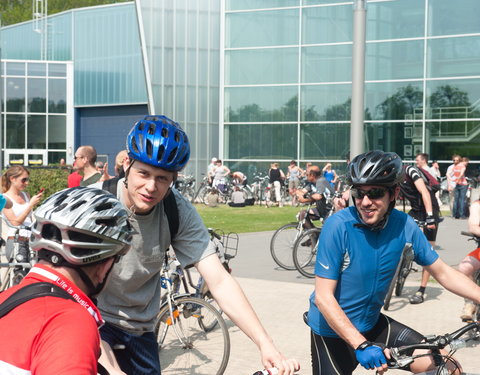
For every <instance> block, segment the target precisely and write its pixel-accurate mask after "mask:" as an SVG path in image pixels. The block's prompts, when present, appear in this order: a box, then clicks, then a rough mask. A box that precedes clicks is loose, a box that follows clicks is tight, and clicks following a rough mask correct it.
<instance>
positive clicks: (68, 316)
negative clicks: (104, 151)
mask: <svg viewBox="0 0 480 375" xmlns="http://www.w3.org/2000/svg"><path fill="white" fill-rule="evenodd" d="M34 218H35V221H34V224H33V227H32V239H31V242H30V246H31V248H32V251H35V252H36V253H38V258H39V261H38V263H37V264H35V265H34V266H33V267H32V269H31V270H30V272H29V273H28V275H27V276H26V277H25V278H24V279H23V280H22V282H21V283H20V284H19V285H16V286H14V287H12V288H10V289H7V290H6V291H4V292H2V293H1V294H0V303H4V302H5V301H6V300H7V299H8V298H9V297H10V296H12V295H13V294H14V293H15V292H17V291H19V290H21V289H22V288H38V287H42V286H45V287H47V288H48V291H49V292H50V293H51V290H56V291H57V293H58V294H59V295H60V296H62V298H60V297H57V296H55V297H54V296H51V295H48V294H46V295H43V296H38V294H39V290H38V289H37V297H36V298H33V299H31V300H29V301H28V302H25V303H22V304H20V305H19V306H17V307H16V308H14V309H13V310H11V311H10V312H9V313H8V314H7V315H5V316H3V317H2V318H1V319H0V331H1V332H2V337H3V339H2V340H0V373H2V374H35V375H52V374H78V375H79V374H91V375H93V374H97V371H98V368H97V361H98V358H99V356H100V337H99V333H98V328H99V327H100V326H101V325H102V324H103V320H102V317H101V315H100V312H99V310H98V309H97V308H96V307H95V305H94V302H93V300H94V298H95V296H96V295H97V294H98V293H99V292H100V291H101V290H102V288H103V286H104V285H105V282H106V280H107V276H108V274H109V272H110V270H111V268H112V267H113V264H114V262H115V260H117V259H118V258H119V257H120V256H122V255H124V254H125V253H126V252H127V251H128V249H129V247H130V242H131V239H132V234H133V231H132V228H131V226H130V224H129V223H128V220H127V212H126V210H125V209H124V208H123V207H122V205H121V204H120V202H118V200H117V199H115V197H113V195H111V194H108V193H105V192H104V191H102V190H99V189H92V188H81V187H76V188H73V189H66V190H62V191H60V192H57V193H55V194H53V195H52V196H51V197H49V198H48V199H47V200H46V201H45V202H44V203H43V204H42V205H41V206H40V207H39V208H38V209H37V210H35V212H34ZM40 283H42V284H44V285H42V284H40ZM23 291H24V292H25V291H26V289H23ZM40 291H43V289H40ZM30 292H31V293H32V295H34V292H33V291H32V290H31V291H30ZM43 293H45V291H43ZM7 338H8V339H7ZM109 370H111V369H109ZM103 373H104V372H102V374H103ZM109 373H113V372H111V371H110V372H109Z"/></svg>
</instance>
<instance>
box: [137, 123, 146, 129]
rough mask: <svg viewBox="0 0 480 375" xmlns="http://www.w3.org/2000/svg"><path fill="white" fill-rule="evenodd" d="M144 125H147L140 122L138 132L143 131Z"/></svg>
mask: <svg viewBox="0 0 480 375" xmlns="http://www.w3.org/2000/svg"><path fill="white" fill-rule="evenodd" d="M144 125H145V123H144V122H140V123H139V124H138V130H140V131H142V130H143V126H144Z"/></svg>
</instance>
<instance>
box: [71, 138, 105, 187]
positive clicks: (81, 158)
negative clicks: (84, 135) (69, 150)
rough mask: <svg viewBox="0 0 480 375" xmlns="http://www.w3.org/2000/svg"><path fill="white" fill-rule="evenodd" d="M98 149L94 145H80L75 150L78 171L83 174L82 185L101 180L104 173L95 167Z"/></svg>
mask: <svg viewBox="0 0 480 375" xmlns="http://www.w3.org/2000/svg"><path fill="white" fill-rule="evenodd" d="M96 161H97V151H96V150H95V148H94V147H93V146H80V147H79V148H78V149H77V152H75V165H76V166H77V168H78V171H79V172H81V174H83V179H82V182H80V186H88V185H91V184H94V183H95V182H97V181H100V179H101V178H102V173H100V172H98V170H97V169H96V168H95V162H96Z"/></svg>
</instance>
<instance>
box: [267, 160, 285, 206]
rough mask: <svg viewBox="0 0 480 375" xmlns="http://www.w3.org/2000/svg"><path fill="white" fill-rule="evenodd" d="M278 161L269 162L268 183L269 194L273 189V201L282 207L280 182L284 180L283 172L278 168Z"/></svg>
mask: <svg viewBox="0 0 480 375" xmlns="http://www.w3.org/2000/svg"><path fill="white" fill-rule="evenodd" d="M279 167H280V165H279V164H278V163H272V164H270V169H269V170H268V183H269V185H270V194H272V193H271V191H272V190H273V191H274V194H275V201H276V203H277V205H278V206H279V207H283V202H282V194H281V189H282V184H283V182H284V181H285V173H283V171H282V170H281V169H280V168H279Z"/></svg>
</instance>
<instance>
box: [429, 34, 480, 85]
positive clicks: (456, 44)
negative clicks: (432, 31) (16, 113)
mask: <svg viewBox="0 0 480 375" xmlns="http://www.w3.org/2000/svg"><path fill="white" fill-rule="evenodd" d="M427 43H428V44H427V45H428V54H427V59H428V60H427V61H428V63H427V66H428V72H427V77H428V78H437V77H459V76H471V75H480V36H472V37H458V38H441V39H430V40H428V42H427Z"/></svg>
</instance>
